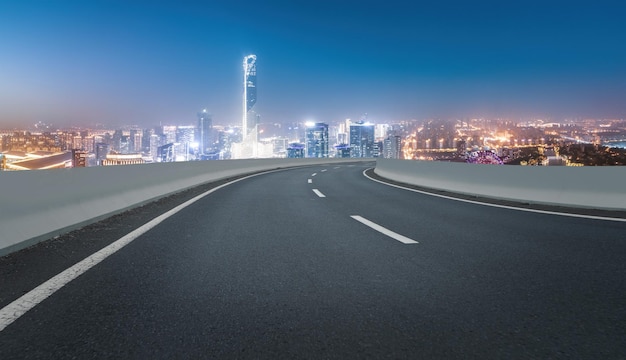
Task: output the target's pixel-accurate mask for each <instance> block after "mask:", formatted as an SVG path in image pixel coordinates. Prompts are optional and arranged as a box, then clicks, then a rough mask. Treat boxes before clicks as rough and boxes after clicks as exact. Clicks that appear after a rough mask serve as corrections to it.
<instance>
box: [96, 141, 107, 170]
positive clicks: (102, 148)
mask: <svg viewBox="0 0 626 360" xmlns="http://www.w3.org/2000/svg"><path fill="white" fill-rule="evenodd" d="M95 148H96V149H95V153H96V164H97V165H98V166H100V165H102V163H103V162H104V160H105V159H106V158H107V155H108V154H109V144H107V143H103V142H101V143H97V144H96V146H95Z"/></svg>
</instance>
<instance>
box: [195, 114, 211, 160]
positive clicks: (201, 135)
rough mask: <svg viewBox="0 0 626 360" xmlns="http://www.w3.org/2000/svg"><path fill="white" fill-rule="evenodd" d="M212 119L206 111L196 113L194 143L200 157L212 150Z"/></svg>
mask: <svg viewBox="0 0 626 360" xmlns="http://www.w3.org/2000/svg"><path fill="white" fill-rule="evenodd" d="M212 131H213V119H212V118H211V114H209V113H207V111H206V109H204V110H202V112H199V113H198V126H197V128H196V142H197V143H198V150H199V152H200V155H205V154H208V153H209V152H210V151H211V150H212V149H211V148H212V141H211V139H212V136H211V133H212Z"/></svg>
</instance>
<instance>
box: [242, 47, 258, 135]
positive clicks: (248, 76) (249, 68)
mask: <svg viewBox="0 0 626 360" xmlns="http://www.w3.org/2000/svg"><path fill="white" fill-rule="evenodd" d="M254 104H256V55H248V56H246V57H244V58H243V122H242V125H241V132H242V134H243V139H244V141H245V140H246V138H247V137H248V135H249V134H250V132H251V131H252V130H253V129H254V128H255V125H256V118H254V117H253V118H252V119H250V120H251V121H248V120H249V119H248V114H249V113H250V111H251V110H252V109H253V108H254Z"/></svg>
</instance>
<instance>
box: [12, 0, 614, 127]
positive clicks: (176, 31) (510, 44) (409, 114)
mask: <svg viewBox="0 0 626 360" xmlns="http://www.w3.org/2000/svg"><path fill="white" fill-rule="evenodd" d="M624 15H626V5H622V4H621V3H620V2H618V1H594V2H588V3H581V2H574V1H569V2H563V1H558V2H557V1H549V0H547V1H534V0H530V1H520V2H515V3H511V2H507V1H432V2H414V3H410V2H406V1H396V0H388V1H370V0H363V1H359V2H352V1H351V2H341V1H339V2H337V1H326V0H321V1H306V2H300V1H276V0H271V1H247V0H241V1H205V2H199V1H171V2H167V1H117V0H110V1H104V0H90V1H67V0H61V1H33V0H16V1H3V2H1V3H0V39H1V40H2V41H0V127H3V126H4V127H6V126H19V125H27V124H30V123H34V122H36V121H47V122H53V123H57V124H67V125H69V124H74V125H78V124H92V123H96V122H100V123H105V124H113V125H117V124H139V125H142V126H150V125H155V124H158V123H159V122H161V123H163V124H165V123H172V124H186V123H193V122H194V120H195V113H196V112H197V111H199V110H201V109H202V108H207V109H208V111H210V112H211V113H212V114H213V117H214V121H215V122H216V123H222V124H227V123H235V122H238V121H239V119H240V118H241V93H242V85H241V82H242V76H243V75H242V64H241V63H242V59H243V56H245V55H247V54H249V53H254V54H256V55H257V56H258V59H257V71H258V102H257V105H256V110H257V111H258V112H259V113H260V114H261V115H262V118H263V121H264V122H290V121H303V120H308V119H311V120H317V121H325V122H335V121H338V120H341V119H345V118H358V117H359V116H360V115H361V114H363V113H368V114H369V118H370V119H371V120H374V121H381V122H382V121H385V122H387V121H394V120H404V119H412V118H417V119H423V118H430V117H440V118H451V117H457V116H499V117H510V118H519V117H530V116H540V117H544V116H550V117H553V118H557V119H558V118H562V117H619V118H623V117H626V101H625V100H626V46H624V44H626V25H625V24H626V22H625V21H624Z"/></svg>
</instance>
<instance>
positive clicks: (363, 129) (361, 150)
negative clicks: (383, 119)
mask: <svg viewBox="0 0 626 360" xmlns="http://www.w3.org/2000/svg"><path fill="white" fill-rule="evenodd" d="M350 148H351V151H352V154H351V156H350V157H356V158H362V157H373V156H374V125H373V124H370V123H363V122H362V121H359V122H358V123H356V124H350Z"/></svg>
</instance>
